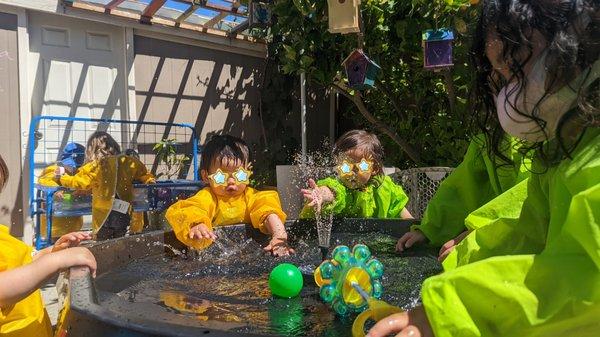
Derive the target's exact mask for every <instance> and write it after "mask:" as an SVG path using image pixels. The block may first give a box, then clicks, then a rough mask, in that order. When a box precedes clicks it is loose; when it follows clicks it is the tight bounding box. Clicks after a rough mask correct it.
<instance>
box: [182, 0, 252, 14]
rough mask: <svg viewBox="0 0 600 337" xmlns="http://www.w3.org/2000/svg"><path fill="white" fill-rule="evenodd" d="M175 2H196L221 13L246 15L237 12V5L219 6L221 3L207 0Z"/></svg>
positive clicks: (200, 5)
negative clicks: (210, 2) (211, 2)
mask: <svg viewBox="0 0 600 337" xmlns="http://www.w3.org/2000/svg"><path fill="white" fill-rule="evenodd" d="M175 1H177V2H180V3H185V4H196V5H197V6H199V7H202V8H206V9H210V10H213V11H217V12H221V13H227V14H230V15H235V16H239V17H242V18H245V17H246V16H245V15H244V14H240V13H238V8H239V6H237V7H236V6H235V3H234V6H232V8H229V7H225V6H221V5H216V4H209V3H208V2H207V1H194V0H175Z"/></svg>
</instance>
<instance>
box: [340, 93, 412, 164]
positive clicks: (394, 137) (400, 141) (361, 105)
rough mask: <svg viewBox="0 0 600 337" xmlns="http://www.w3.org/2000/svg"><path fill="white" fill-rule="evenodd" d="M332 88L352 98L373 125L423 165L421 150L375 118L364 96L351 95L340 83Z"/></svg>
mask: <svg viewBox="0 0 600 337" xmlns="http://www.w3.org/2000/svg"><path fill="white" fill-rule="evenodd" d="M332 88H333V89H335V90H337V91H338V92H339V93H341V94H342V95H344V96H346V97H347V98H348V99H349V100H351V101H352V102H353V103H354V105H356V107H357V108H358V111H359V112H360V113H361V114H362V115H363V117H365V118H366V119H367V121H369V123H371V124H373V126H375V128H377V129H378V130H379V131H381V132H383V133H385V134H386V135H388V136H389V137H390V138H391V139H392V140H393V141H394V142H395V143H396V144H398V146H400V148H401V149H402V151H404V152H405V153H406V154H407V155H408V157H409V158H410V159H412V160H413V161H414V162H415V163H416V164H417V165H423V161H422V160H421V156H420V154H419V152H418V151H417V150H416V149H415V148H413V147H412V146H411V145H410V144H408V143H407V142H406V141H404V140H403V139H402V138H400V137H399V136H398V135H397V134H396V132H395V131H394V130H393V129H392V128H390V127H389V126H388V125H386V124H385V123H383V122H382V121H380V120H378V119H377V118H375V116H373V115H372V114H371V113H370V112H369V109H367V107H366V106H365V103H364V102H363V100H362V97H361V96H360V95H359V94H356V95H350V94H349V93H348V91H347V90H345V89H344V88H343V87H341V86H340V85H338V84H332Z"/></svg>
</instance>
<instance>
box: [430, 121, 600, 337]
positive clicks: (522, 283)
mask: <svg viewBox="0 0 600 337" xmlns="http://www.w3.org/2000/svg"><path fill="white" fill-rule="evenodd" d="M533 172H543V173H541V174H532V175H531V177H530V178H529V182H528V186H527V190H528V194H527V198H526V199H525V202H524V203H523V208H522V211H521V214H520V216H519V217H518V218H517V219H512V218H510V217H509V218H508V219H502V218H500V219H499V220H498V221H495V222H494V223H491V224H489V225H487V226H485V227H481V228H478V229H477V230H476V231H474V232H473V233H471V234H470V235H468V236H467V237H466V238H465V239H464V240H463V241H462V242H461V243H460V244H459V245H457V246H456V249H455V250H454V251H453V252H452V253H451V254H450V255H449V256H448V258H447V260H448V261H453V263H450V262H448V263H444V267H445V269H446V271H445V272H444V273H443V274H441V275H438V276H434V277H431V278H429V279H427V280H426V281H425V282H424V284H423V288H422V298H423V306H424V308H425V311H426V313H427V317H428V318H429V322H430V323H431V326H432V328H433V332H434V334H435V336H436V337H450V336H461V337H475V336H478V337H479V336H519V337H532V336H540V337H541V336H543V337H554V336H556V337H559V336H560V337H567V336H568V337H584V336H589V337H592V336H599V335H600V129H597V128H595V129H588V130H587V131H586V132H585V134H584V135H583V138H582V139H581V141H580V142H579V144H578V145H577V148H576V149H575V151H574V152H573V153H572V159H565V160H563V161H562V162H561V163H560V164H558V165H556V166H552V167H549V168H548V167H545V166H543V165H542V164H541V163H537V162H534V164H533Z"/></svg>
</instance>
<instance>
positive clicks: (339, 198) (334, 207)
mask: <svg viewBox="0 0 600 337" xmlns="http://www.w3.org/2000/svg"><path fill="white" fill-rule="evenodd" d="M317 186H319V187H321V186H325V187H327V188H329V189H330V190H331V192H333V194H334V199H333V201H332V202H330V203H328V204H325V205H323V208H322V213H323V214H331V213H333V214H340V213H341V212H342V211H343V210H344V208H345V207H346V195H347V189H346V186H344V185H343V184H342V183H341V182H340V181H339V180H337V179H335V178H325V179H322V180H319V181H318V182H317Z"/></svg>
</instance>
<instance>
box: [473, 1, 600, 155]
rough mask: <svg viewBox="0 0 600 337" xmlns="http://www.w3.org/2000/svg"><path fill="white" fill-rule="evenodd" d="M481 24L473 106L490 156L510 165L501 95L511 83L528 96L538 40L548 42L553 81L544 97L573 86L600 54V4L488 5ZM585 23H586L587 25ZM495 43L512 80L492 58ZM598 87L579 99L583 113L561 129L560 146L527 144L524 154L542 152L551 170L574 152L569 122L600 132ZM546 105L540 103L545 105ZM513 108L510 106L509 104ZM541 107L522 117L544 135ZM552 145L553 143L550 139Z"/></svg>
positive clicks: (523, 146) (475, 55)
mask: <svg viewBox="0 0 600 337" xmlns="http://www.w3.org/2000/svg"><path fill="white" fill-rule="evenodd" d="M480 14H481V15H480V18H479V22H478V25H477V28H476V32H475V36H474V41H473V44H472V47H471V58H472V61H473V65H474V66H475V68H476V69H475V70H476V76H475V80H474V85H473V90H472V91H471V97H470V106H471V109H472V111H473V112H474V114H473V116H474V121H475V122H476V123H477V124H478V125H479V127H480V129H481V130H482V131H483V133H484V134H485V135H486V141H487V145H488V146H487V148H488V151H489V154H490V156H496V157H499V158H501V159H502V161H504V162H506V163H510V162H511V161H510V159H509V158H507V157H506V156H504V155H503V150H506V149H502V148H501V147H502V146H506V142H502V139H503V137H504V131H503V130H502V128H501V126H500V123H499V120H498V117H497V113H496V104H495V101H494V97H495V95H497V94H498V92H499V91H500V89H501V88H502V87H504V86H505V85H506V84H507V83H511V82H512V83H516V84H517V85H516V86H515V89H514V90H515V92H512V93H510V94H516V95H517V97H518V96H519V95H523V92H522V91H523V88H524V87H525V86H526V81H527V77H526V76H525V73H524V67H525V65H526V64H527V63H528V62H529V61H530V60H531V61H532V62H533V61H536V60H533V59H532V57H534V56H533V47H534V36H536V37H539V36H541V37H543V40H544V41H546V42H547V45H546V51H547V57H546V60H545V62H546V63H545V66H546V69H548V76H547V80H546V93H545V94H544V97H545V96H546V95H548V94H550V93H553V92H555V91H556V90H557V89H559V88H561V87H563V86H565V85H568V84H569V83H570V82H571V81H572V80H574V78H575V77H576V76H577V75H579V74H580V73H581V72H582V71H583V70H585V69H586V68H588V67H589V66H590V65H592V64H593V63H594V62H595V61H596V60H598V56H599V54H600V1H598V0H537V1H534V0H485V1H483V3H482V6H481V13H480ZM582 21H586V22H585V23H582ZM490 37H494V38H495V39H497V40H498V41H499V42H500V46H501V47H500V48H502V50H501V51H500V53H499V54H500V55H501V57H502V60H503V61H504V63H505V64H506V65H507V66H508V68H509V70H510V78H504V77H503V76H502V75H501V74H500V72H499V71H498V70H497V69H494V67H493V66H492V64H491V63H490V60H489V59H488V58H487V56H486V44H487V43H489V41H490ZM597 82H598V81H596V83H593V84H592V85H590V86H589V87H587V88H582V90H580V91H579V93H578V99H577V107H575V108H574V109H573V110H571V111H570V112H569V113H567V114H566V115H565V116H563V117H562V119H561V120H560V121H559V123H558V127H557V132H556V138H557V142H553V143H556V144H555V145H554V146H549V145H548V144H547V142H538V143H525V142H521V144H520V145H519V146H520V149H521V150H522V151H523V152H530V151H532V150H536V151H535V153H536V156H538V157H539V158H541V159H542V160H543V161H544V162H545V163H546V164H547V165H553V164H556V163H557V162H559V161H560V160H562V159H564V158H565V157H570V154H571V152H572V150H573V149H574V146H575V145H576V144H575V145H573V144H571V145H570V146H567V145H565V142H564V137H563V129H564V126H565V124H566V122H567V121H570V120H573V119H576V120H578V121H579V122H580V124H581V125H582V126H583V127H589V126H597V125H598V124H599V123H598V120H597V116H598V115H600V110H599V109H598V99H599V96H600V95H599V94H598V93H599V86H598V83H597ZM539 103H540V102H538V103H537V105H539ZM507 104H510V103H508V102H507ZM537 105H536V107H534V108H533V109H532V112H531V113H526V112H523V111H519V109H517V108H516V107H514V106H512V104H511V106H512V108H514V109H515V110H516V111H517V112H518V113H519V114H520V115H523V116H526V117H528V118H530V119H532V120H534V121H535V122H536V123H537V124H538V125H539V126H540V127H541V128H542V129H544V128H543V126H544V124H545V121H544V120H543V119H541V118H539V116H537V113H536V112H537V111H538V109H537ZM546 140H548V137H547V135H546Z"/></svg>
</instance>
